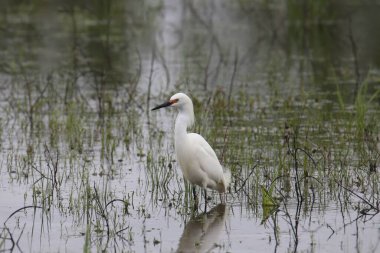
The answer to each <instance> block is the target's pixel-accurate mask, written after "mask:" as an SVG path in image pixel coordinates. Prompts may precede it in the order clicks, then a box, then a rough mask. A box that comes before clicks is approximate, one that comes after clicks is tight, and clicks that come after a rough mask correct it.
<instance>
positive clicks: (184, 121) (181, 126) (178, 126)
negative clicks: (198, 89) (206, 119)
mask: <svg viewBox="0 0 380 253" xmlns="http://www.w3.org/2000/svg"><path fill="white" fill-rule="evenodd" d="M190 109H191V110H188V111H183V110H180V111H179V113H178V116H177V119H176V122H175V130H174V131H175V137H176V139H177V140H176V141H180V140H185V139H186V138H187V128H188V127H190V126H191V125H193V123H194V112H193V110H192V108H190Z"/></svg>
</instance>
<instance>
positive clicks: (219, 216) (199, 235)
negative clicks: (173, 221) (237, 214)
mask: <svg viewBox="0 0 380 253" xmlns="http://www.w3.org/2000/svg"><path fill="white" fill-rule="evenodd" d="M227 216H228V209H227V207H226V205H225V204H219V205H217V206H216V207H214V208H213V209H211V210H210V211H209V212H207V213H202V214H200V215H198V216H196V217H193V218H191V219H190V221H189V222H188V223H187V224H186V226H185V229H184V231H183V234H182V236H181V239H180V241H179V245H178V249H177V253H189V252H212V250H213V249H215V248H217V247H218V244H217V242H218V238H219V236H220V233H221V232H222V231H223V228H224V224H225V221H226V217H227Z"/></svg>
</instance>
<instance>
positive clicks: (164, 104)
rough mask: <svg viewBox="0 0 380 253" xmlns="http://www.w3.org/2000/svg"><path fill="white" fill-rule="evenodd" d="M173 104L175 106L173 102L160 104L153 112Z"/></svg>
mask: <svg viewBox="0 0 380 253" xmlns="http://www.w3.org/2000/svg"><path fill="white" fill-rule="evenodd" d="M172 104H173V101H168V102H165V103H163V104H160V105H157V106H156V107H154V108H153V109H152V111H154V110H158V109H160V108H163V107H168V106H171V105H172Z"/></svg>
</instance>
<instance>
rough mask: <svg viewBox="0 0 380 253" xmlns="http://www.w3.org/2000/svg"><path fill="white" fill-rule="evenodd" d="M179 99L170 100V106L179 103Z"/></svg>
mask: <svg viewBox="0 0 380 253" xmlns="http://www.w3.org/2000/svg"><path fill="white" fill-rule="evenodd" d="M178 100H179V99H178V98H176V99H172V100H170V104H175V103H177V102H178Z"/></svg>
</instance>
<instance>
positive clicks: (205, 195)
mask: <svg viewBox="0 0 380 253" xmlns="http://www.w3.org/2000/svg"><path fill="white" fill-rule="evenodd" d="M203 193H204V197H205V210H204V212H205V213H206V212H207V202H208V199H207V190H206V189H203Z"/></svg>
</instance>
